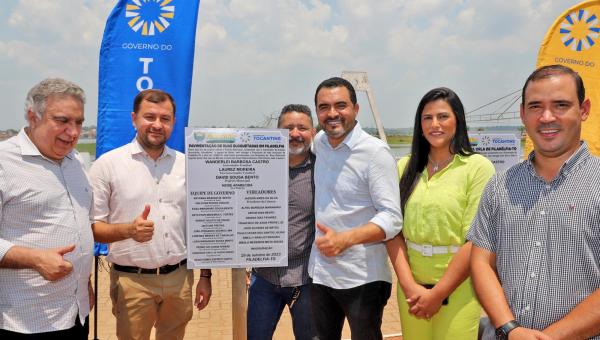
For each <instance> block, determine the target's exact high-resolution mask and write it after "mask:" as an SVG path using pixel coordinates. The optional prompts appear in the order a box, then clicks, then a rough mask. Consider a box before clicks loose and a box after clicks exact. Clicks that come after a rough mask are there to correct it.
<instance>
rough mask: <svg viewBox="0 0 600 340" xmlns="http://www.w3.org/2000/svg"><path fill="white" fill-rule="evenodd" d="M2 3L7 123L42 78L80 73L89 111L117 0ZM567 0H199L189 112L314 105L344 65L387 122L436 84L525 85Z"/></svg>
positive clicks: (198, 116)
mask: <svg viewBox="0 0 600 340" xmlns="http://www.w3.org/2000/svg"><path fill="white" fill-rule="evenodd" d="M6 3H7V5H5V7H4V8H7V9H9V10H10V11H11V12H10V13H7V14H6V15H5V20H4V21H3V22H1V21H0V73H2V74H3V80H2V81H0V93H3V95H4V97H3V98H2V99H3V102H4V103H8V105H9V106H8V108H7V110H5V112H6V113H2V114H3V115H4V116H2V121H3V122H4V123H3V124H9V123H7V122H10V121H11V119H13V118H12V115H14V112H15V111H17V112H19V115H18V119H19V121H20V117H21V115H20V111H21V105H22V104H21V100H17V102H16V103H14V102H15V100H14V98H21V97H23V96H24V94H25V92H26V91H27V89H28V88H29V87H30V86H31V85H32V84H33V83H35V82H36V81H38V80H39V79H41V78H42V77H45V76H48V75H61V76H65V77H68V78H71V79H74V80H76V81H79V82H81V83H82V85H84V86H85V88H86V90H88V97H89V98H90V101H89V104H88V112H93V111H95V105H96V104H95V91H96V82H97V63H98V49H99V46H100V41H101V38H102V32H103V28H104V23H105V21H106V18H107V16H108V14H109V13H110V10H111V9H112V7H113V6H114V4H115V3H116V0H93V1H90V0H85V1H81V0H53V1H39V0H20V1H17V0H6ZM569 6H572V1H568V0H515V1H505V0H487V1H465V0H422V1H414V0H379V1H371V0H338V1H331V0H201V5H200V11H199V17H198V31H197V44H196V62H195V64H196V65H195V74H194V85H193V92H192V110H194V113H193V115H192V118H191V120H192V121H193V122H194V121H195V122H196V124H198V123H200V125H217V126H226V125H228V124H230V125H237V126H244V125H250V124H253V123H257V122H259V121H260V120H261V118H262V116H261V115H262V113H265V112H273V111H276V110H277V109H279V108H280V107H281V106H282V105H283V104H286V103H288V102H303V103H306V104H310V103H311V102H312V95H313V91H314V88H315V87H316V85H317V83H318V82H319V81H321V80H322V79H324V78H325V77H328V76H331V75H335V74H339V73H340V72H341V71H342V70H351V69H355V70H364V71H367V72H368V73H369V78H370V80H371V85H372V87H373V89H374V90H375V97H376V99H377V105H378V107H379V108H380V111H381V112H382V115H383V117H382V118H383V121H384V123H385V124H386V125H388V126H408V125H411V124H412V121H411V120H412V116H413V113H414V108H415V106H416V102H418V100H419V99H420V97H421V96H422V94H423V93H424V92H425V91H427V90H428V89H430V88H431V87H434V86H439V85H446V86H451V87H453V88H454V89H455V90H457V92H459V94H460V95H461V98H462V99H463V100H464V101H465V105H466V106H467V107H474V106H476V105H479V104H483V103H485V102H486V100H492V99H494V98H497V97H499V96H501V95H503V94H506V93H508V92H510V91H512V90H514V89H516V88H518V87H520V86H521V85H522V84H521V83H522V81H523V80H524V78H525V77H526V76H527V74H528V72H529V71H531V69H532V68H533V66H534V64H535V58H536V54H537V51H538V47H539V45H540V43H541V40H542V38H543V36H544V34H545V31H546V30H547V29H548V28H549V27H550V25H551V24H552V23H553V21H554V20H555V18H556V17H557V16H558V15H559V14H561V13H562V12H563V11H564V10H566V9H567V8H568V7H569ZM5 79H11V81H10V82H6V81H5ZM13 103H14V104H13ZM399 103H400V104H399ZM13 105H16V106H14V107H13ZM365 107H367V106H366V105H363V108H365ZM363 110H364V109H363ZM363 114H364V111H363ZM94 118H95V117H93V116H91V117H88V121H89V122H92V123H93V121H94V120H95V119H94ZM19 124H20V123H19ZM15 126H18V124H14V123H10V124H9V126H8V127H15ZM0 128H2V126H0Z"/></svg>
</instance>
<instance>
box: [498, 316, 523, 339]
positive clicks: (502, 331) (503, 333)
mask: <svg viewBox="0 0 600 340" xmlns="http://www.w3.org/2000/svg"><path fill="white" fill-rule="evenodd" d="M517 327H521V325H520V324H519V323H518V322H517V320H510V321H509V322H507V323H505V324H504V325H502V326H500V327H498V328H496V340H507V339H508V333H510V332H511V331H512V330H513V329H515V328H517Z"/></svg>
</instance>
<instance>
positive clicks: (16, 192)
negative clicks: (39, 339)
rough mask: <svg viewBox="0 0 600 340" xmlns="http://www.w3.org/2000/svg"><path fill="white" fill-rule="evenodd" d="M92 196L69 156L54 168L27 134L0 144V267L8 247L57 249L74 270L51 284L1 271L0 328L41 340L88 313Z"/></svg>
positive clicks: (21, 272) (25, 273) (33, 275)
mask: <svg viewBox="0 0 600 340" xmlns="http://www.w3.org/2000/svg"><path fill="white" fill-rule="evenodd" d="M91 201H92V190H91V187H90V185H89V182H88V178H87V176H86V174H85V171H84V168H83V163H82V161H81V159H80V158H79V155H78V154H77V153H76V152H75V151H71V152H70V153H69V154H68V155H67V156H66V157H65V158H64V159H63V160H62V162H61V163H60V164H58V163H56V162H55V161H52V160H50V159H48V158H46V157H44V156H42V154H41V153H40V152H39V150H38V149H37V148H36V146H35V145H34V144H33V143H32V142H31V140H30V139H29V137H28V136H27V134H26V133H25V130H24V129H23V130H21V131H20V132H19V134H18V135H17V136H15V137H13V138H10V139H8V140H6V141H4V142H2V143H0V260H1V259H2V258H4V256H5V255H6V253H7V252H8V251H9V249H10V248H11V247H13V246H21V247H27V248H38V249H40V248H41V249H48V248H59V247H65V246H69V245H72V244H75V250H73V251H72V252H70V253H67V254H65V256H64V258H65V260H67V261H69V262H71V263H72V264H73V271H72V272H71V273H70V274H69V275H67V276H66V277H64V278H62V279H60V280H57V281H52V282H50V281H48V280H46V279H44V278H43V277H42V276H41V275H40V274H39V273H38V272H37V271H35V270H33V269H9V268H0V329H4V330H9V331H12V332H18V333H42V332H53V331H59V330H64V329H69V328H71V327H73V326H74V325H75V322H76V320H77V316H78V315H79V318H80V319H81V321H82V322H83V321H84V320H85V317H86V316H87V315H88V314H89V313H90V306H89V295H88V280H89V277H90V271H91V269H92V259H93V252H94V241H93V236H92V229H91V227H90V225H91V224H90V216H89V212H90V206H91Z"/></svg>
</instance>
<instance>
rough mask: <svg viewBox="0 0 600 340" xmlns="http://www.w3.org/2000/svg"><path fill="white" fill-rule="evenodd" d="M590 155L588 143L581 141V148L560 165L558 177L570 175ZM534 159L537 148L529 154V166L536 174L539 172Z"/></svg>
mask: <svg viewBox="0 0 600 340" xmlns="http://www.w3.org/2000/svg"><path fill="white" fill-rule="evenodd" d="M590 156H591V154H590V150H589V148H588V146H587V143H586V142H584V141H580V142H579V148H578V149H577V151H575V152H574V153H573V154H572V155H571V157H569V159H567V160H566V161H565V163H564V164H563V165H562V166H561V167H560V170H559V171H558V175H557V177H558V176H560V175H565V176H566V175H568V174H569V173H571V172H572V171H573V170H575V169H577V168H579V165H581V164H582V163H583V162H585V161H586V160H587V159H588V158H589V157H590ZM534 159H535V150H534V151H531V152H530V153H529V156H527V166H528V167H529V169H530V171H532V172H533V173H534V174H537V173H536V172H535V167H534V166H533V160H534Z"/></svg>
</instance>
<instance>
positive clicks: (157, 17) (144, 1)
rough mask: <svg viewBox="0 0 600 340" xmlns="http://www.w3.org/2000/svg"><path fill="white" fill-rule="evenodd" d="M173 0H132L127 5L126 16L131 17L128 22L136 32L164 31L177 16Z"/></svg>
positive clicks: (152, 32) (147, 33)
mask: <svg viewBox="0 0 600 340" xmlns="http://www.w3.org/2000/svg"><path fill="white" fill-rule="evenodd" d="M172 1H173V0H130V1H128V2H127V7H125V17H126V18H131V20H129V22H128V24H129V27H131V29H132V30H133V31H134V32H140V31H141V32H140V33H141V34H142V35H155V34H156V31H158V33H162V32H163V31H164V30H166V29H167V27H169V21H170V20H172V19H173V17H174V16H175V6H173V5H170V6H167V5H168V4H169V3H171V2H172Z"/></svg>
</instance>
